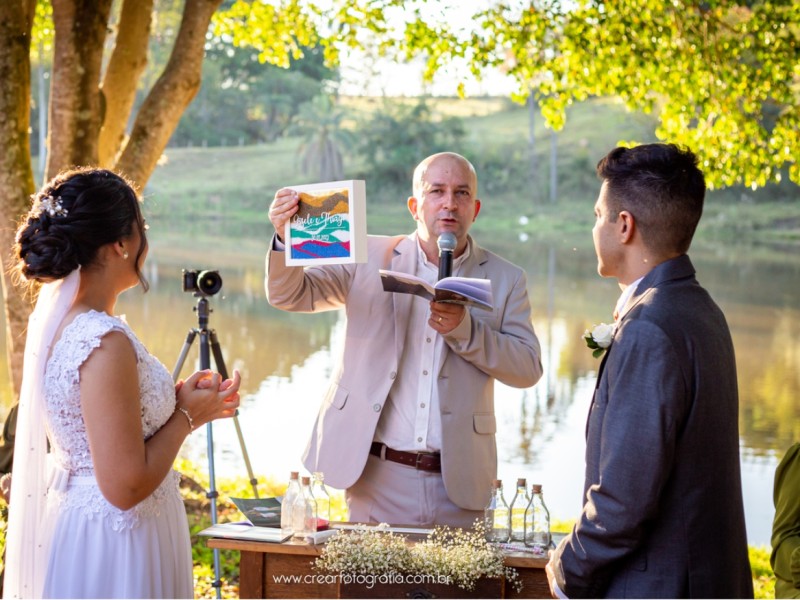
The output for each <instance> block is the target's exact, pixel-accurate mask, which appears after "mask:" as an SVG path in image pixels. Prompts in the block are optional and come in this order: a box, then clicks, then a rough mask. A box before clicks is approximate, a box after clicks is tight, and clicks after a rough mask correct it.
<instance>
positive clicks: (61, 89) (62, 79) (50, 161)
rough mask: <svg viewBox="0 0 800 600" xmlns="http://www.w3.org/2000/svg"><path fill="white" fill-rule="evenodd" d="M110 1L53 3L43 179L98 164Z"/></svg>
mask: <svg viewBox="0 0 800 600" xmlns="http://www.w3.org/2000/svg"><path fill="white" fill-rule="evenodd" d="M111 3H112V0H53V24H54V26H55V32H56V35H55V48H54V54H53V78H52V84H51V87H50V89H51V93H50V131H49V135H48V138H49V141H48V149H49V152H48V155H47V168H46V179H50V178H51V177H53V176H54V175H56V174H57V173H58V172H59V171H61V170H63V169H65V168H69V167H75V166H94V165H97V164H98V138H99V134H100V126H101V124H102V121H103V106H102V104H101V96H100V93H99V91H98V86H99V84H100V72H101V68H102V64H103V49H104V44H105V40H106V32H107V28H108V18H109V14H110V11H111Z"/></svg>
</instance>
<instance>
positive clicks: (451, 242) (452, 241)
mask: <svg viewBox="0 0 800 600" xmlns="http://www.w3.org/2000/svg"><path fill="white" fill-rule="evenodd" d="M457 243H458V240H456V236H455V234H454V233H453V232H452V231H445V232H444V233H442V234H441V235H440V236H439V239H438V240H436V245H437V246H438V247H439V279H444V278H445V277H450V275H452V274H453V250H455V249H456V244H457Z"/></svg>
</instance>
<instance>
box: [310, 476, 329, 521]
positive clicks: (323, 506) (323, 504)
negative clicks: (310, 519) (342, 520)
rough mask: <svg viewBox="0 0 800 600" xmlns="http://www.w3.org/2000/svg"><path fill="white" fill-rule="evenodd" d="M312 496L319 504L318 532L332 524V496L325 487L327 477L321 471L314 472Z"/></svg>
mask: <svg viewBox="0 0 800 600" xmlns="http://www.w3.org/2000/svg"><path fill="white" fill-rule="evenodd" d="M311 494H312V495H313V496H314V501H315V502H316V503H317V531H322V530H325V529H327V528H328V526H329V525H330V522H331V496H330V494H329V493H328V488H326V487H325V477H324V476H323V474H322V472H321V471H315V472H314V479H313V481H312V482H311Z"/></svg>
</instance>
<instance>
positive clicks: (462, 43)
mask: <svg viewBox="0 0 800 600" xmlns="http://www.w3.org/2000/svg"><path fill="white" fill-rule="evenodd" d="M440 4H441V3H440V2H437V3H433V2H426V1H425V0H417V1H414V2H401V1H400V0H348V1H347V2H345V1H343V0H342V1H336V2H333V3H332V4H331V5H330V6H328V7H327V8H324V9H323V8H320V7H319V6H317V5H313V4H307V5H304V6H302V7H301V6H300V2H299V0H289V1H287V2H284V3H282V4H280V5H279V7H278V8H275V7H270V8H269V9H268V8H265V7H264V4H263V3H260V2H246V1H245V0H239V1H238V2H236V3H235V4H234V10H232V11H230V13H229V14H225V13H223V14H222V15H221V16H220V21H221V22H224V23H226V24H227V26H228V29H227V31H229V32H230V33H231V34H232V35H234V38H235V40H236V43H242V44H244V43H249V44H253V45H254V46H255V47H256V48H258V49H260V50H261V51H262V54H263V55H264V56H265V59H267V60H271V61H272V62H273V63H274V64H286V63H287V60H288V59H287V58H286V57H287V56H288V54H287V53H289V52H291V53H293V55H294V56H297V55H299V53H300V52H301V49H300V47H299V46H298V43H297V40H300V41H301V43H303V44H308V45H313V44H316V43H319V44H321V45H322V46H323V47H324V48H325V55H326V57H327V58H328V60H329V61H331V62H335V61H337V60H338V57H339V52H340V51H341V50H342V49H348V48H363V47H364V46H365V45H366V44H369V43H372V42H371V41H372V40H374V39H375V38H376V37H377V38H378V39H380V43H379V45H378V52H379V54H381V55H387V56H390V57H394V58H395V59H396V60H401V59H405V58H411V57H416V56H423V57H424V58H425V59H426V67H425V73H424V75H425V77H426V79H427V80H428V81H431V80H433V79H434V77H436V76H437V75H438V74H439V73H440V72H442V71H443V70H446V69H448V68H449V67H450V66H451V65H453V64H458V63H462V64H466V65H467V66H468V68H469V71H470V73H471V75H472V76H473V77H478V78H479V77H481V75H482V74H483V73H484V72H485V70H486V69H490V68H491V69H496V68H502V69H503V70H504V71H505V72H506V73H507V74H508V75H510V76H511V77H513V79H514V80H515V81H516V83H517V85H518V90H517V93H516V94H515V97H516V98H517V99H519V100H524V99H525V98H526V97H527V96H528V95H530V94H533V95H534V96H535V98H536V99H537V101H538V102H539V103H540V104H541V106H542V111H543V114H544V116H545V118H546V119H547V121H548V123H549V124H550V126H552V127H553V128H555V129H561V128H562V127H563V125H564V122H565V118H566V114H567V108H568V107H569V106H570V105H572V104H573V103H575V102H582V101H585V100H587V99H588V98H591V97H598V96H600V97H603V96H611V97H618V98H621V99H622V100H623V102H624V104H625V106H626V107H627V108H628V109H629V110H631V111H636V112H642V111H643V112H650V113H654V114H656V115H657V117H658V121H659V127H658V129H657V131H656V133H657V135H658V137H659V138H660V139H663V140H667V141H670V142H675V143H679V144H683V145H687V146H689V147H690V148H692V149H693V150H695V151H696V152H697V153H698V154H699V155H700V157H701V160H702V161H703V166H704V167H705V168H706V171H707V172H708V182H709V184H711V185H712V186H715V187H726V186H730V185H734V184H744V185H747V186H750V187H753V188H755V187H758V186H764V185H765V184H766V183H767V182H771V181H779V180H780V178H781V176H782V175H785V174H786V173H788V175H789V177H790V178H791V179H792V181H795V182H798V183H800V163H798V161H797V157H798V156H800V110H798V100H800V4H798V3H797V2H791V1H787V0H756V1H754V2H748V3H739V2H734V1H732V0H714V1H712V2H703V3H696V2H691V1H689V0H631V1H630V2H608V1H606V0H584V1H582V2H579V3H577V4H576V3H565V2H559V1H558V0H528V1H525V0H518V1H516V2H513V3H507V2H494V3H492V4H491V5H490V6H488V7H486V5H484V6H482V7H481V8H480V10H478V11H477V12H476V13H474V14H472V15H470V14H469V13H468V12H466V11H468V9H467V8H465V7H464V6H463V5H458V4H455V5H454V4H450V5H448V4H446V3H445V4H444V6H443V7H442V8H441V9H440V10H435V7H436V6H438V5H440ZM399 7H403V10H402V11H401V10H400V9H399ZM453 11H459V15H458V16H459V18H458V19H455V18H453V17H454V13H453ZM470 17H471V18H470ZM287 23H291V24H292V34H291V35H289V34H288V33H287V31H288V29H287V26H288V25H287ZM398 24H399V25H398ZM280 43H284V45H283V46H281V44H280ZM277 46H281V47H277ZM454 88H455V89H454V91H456V90H458V91H459V93H463V89H464V82H463V81H461V82H460V83H457V84H455V85H454ZM637 141H639V140H637Z"/></svg>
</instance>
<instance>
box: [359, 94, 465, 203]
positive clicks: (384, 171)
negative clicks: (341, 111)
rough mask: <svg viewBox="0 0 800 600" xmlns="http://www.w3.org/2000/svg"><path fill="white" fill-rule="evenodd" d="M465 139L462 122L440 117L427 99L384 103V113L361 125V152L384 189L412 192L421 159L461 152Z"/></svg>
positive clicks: (371, 117) (378, 113) (370, 170)
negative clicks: (437, 153)
mask: <svg viewBox="0 0 800 600" xmlns="http://www.w3.org/2000/svg"><path fill="white" fill-rule="evenodd" d="M465 136H466V130H465V129H464V125H463V122H462V121H461V119H458V118H455V117H443V116H441V115H438V114H436V112H435V111H434V110H432V108H431V107H430V105H429V104H428V103H427V102H426V101H425V100H424V99H419V100H418V101H417V102H416V103H415V104H413V105H408V104H398V103H389V102H384V105H383V107H382V109H381V110H377V111H375V112H374V113H373V114H372V115H371V116H370V117H369V118H367V119H365V120H363V121H362V122H361V123H360V124H359V131H358V137H359V139H360V146H359V152H360V154H361V156H362V158H363V161H364V164H365V167H366V168H365V170H366V172H367V173H368V174H369V177H370V179H377V180H378V181H380V182H381V189H383V188H384V187H388V188H389V189H403V190H406V191H407V192H408V191H410V189H411V173H412V171H413V169H414V166H415V165H416V164H417V163H418V162H419V161H420V160H421V158H423V157H425V156H428V155H430V154H433V153H435V152H441V151H444V150H455V151H459V150H461V149H462V148H463V146H464V139H465ZM462 151H463V150H462Z"/></svg>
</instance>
